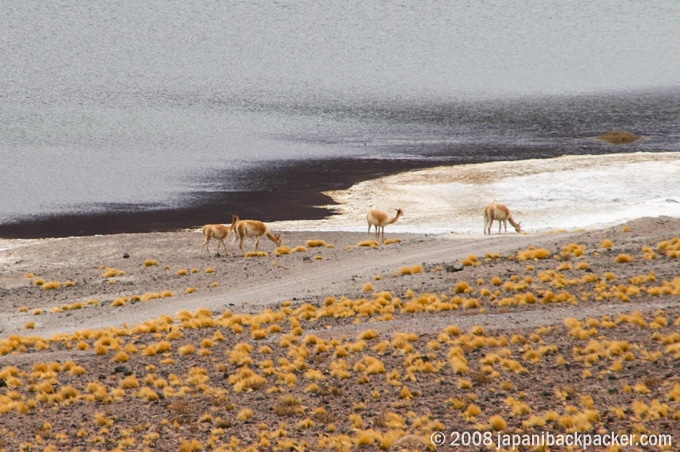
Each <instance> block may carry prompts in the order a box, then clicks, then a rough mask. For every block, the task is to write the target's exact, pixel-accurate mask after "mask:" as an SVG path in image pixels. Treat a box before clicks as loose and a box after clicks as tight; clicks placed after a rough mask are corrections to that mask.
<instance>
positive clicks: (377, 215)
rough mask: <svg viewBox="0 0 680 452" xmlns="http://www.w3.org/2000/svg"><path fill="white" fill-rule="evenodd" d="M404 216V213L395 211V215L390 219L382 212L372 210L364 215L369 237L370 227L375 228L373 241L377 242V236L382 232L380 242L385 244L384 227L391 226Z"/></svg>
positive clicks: (398, 210) (399, 210)
mask: <svg viewBox="0 0 680 452" xmlns="http://www.w3.org/2000/svg"><path fill="white" fill-rule="evenodd" d="M402 215H404V211H403V210H401V209H397V214H396V215H395V216H394V217H392V218H390V217H389V216H388V215H387V214H386V213H385V212H383V211H382V210H377V209H372V210H369V211H368V213H367V214H366V221H367V222H368V235H371V226H375V240H376V241H377V240H378V235H379V234H380V232H382V242H383V243H384V242H385V226H387V225H388V224H392V223H394V222H395V221H397V220H398V219H399V217H400V216H402Z"/></svg>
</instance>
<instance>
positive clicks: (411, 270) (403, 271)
mask: <svg viewBox="0 0 680 452" xmlns="http://www.w3.org/2000/svg"><path fill="white" fill-rule="evenodd" d="M422 272H423V266H422V265H414V266H413V267H401V268H400V269H399V274H400V275H402V276H403V275H415V274H417V273H422Z"/></svg>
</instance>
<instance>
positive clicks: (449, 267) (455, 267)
mask: <svg viewBox="0 0 680 452" xmlns="http://www.w3.org/2000/svg"><path fill="white" fill-rule="evenodd" d="M464 268H465V266H464V265H463V264H462V263H460V262H455V263H453V264H444V270H446V272H447V273H454V272H459V271H461V270H463V269H464Z"/></svg>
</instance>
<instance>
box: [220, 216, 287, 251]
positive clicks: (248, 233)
mask: <svg viewBox="0 0 680 452" xmlns="http://www.w3.org/2000/svg"><path fill="white" fill-rule="evenodd" d="M233 221H234V222H235V224H234V238H233V239H232V243H233V242H234V241H235V240H236V238H237V237H238V239H239V248H240V249H241V252H242V253H243V255H244V256H245V255H246V252H245V251H243V241H244V240H245V239H246V237H251V238H253V237H256V238H257V240H256V241H255V251H257V247H258V246H259V245H260V239H261V238H262V237H263V236H266V237H267V238H268V239H269V240H271V241H272V242H274V243H276V246H281V235H274V234H272V233H271V231H270V230H269V227H268V226H267V225H266V224H264V223H263V222H261V221H259V220H241V219H239V218H238V216H237V215H234V217H233Z"/></svg>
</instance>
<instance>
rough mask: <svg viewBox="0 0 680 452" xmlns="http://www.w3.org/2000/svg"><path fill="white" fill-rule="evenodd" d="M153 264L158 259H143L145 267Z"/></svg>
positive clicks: (156, 263)
mask: <svg viewBox="0 0 680 452" xmlns="http://www.w3.org/2000/svg"><path fill="white" fill-rule="evenodd" d="M154 265H158V261H156V260H153V259H147V260H145V261H144V266H145V267H153V266H154Z"/></svg>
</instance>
